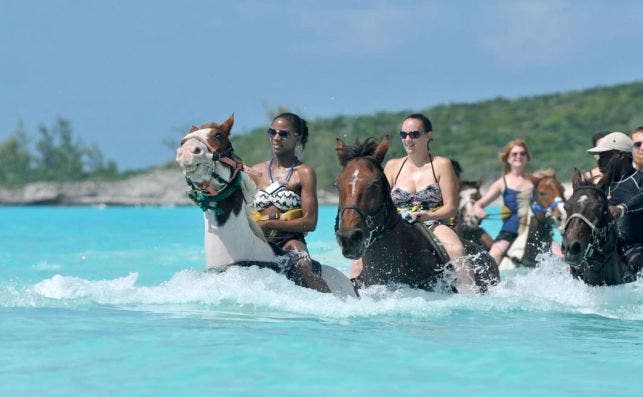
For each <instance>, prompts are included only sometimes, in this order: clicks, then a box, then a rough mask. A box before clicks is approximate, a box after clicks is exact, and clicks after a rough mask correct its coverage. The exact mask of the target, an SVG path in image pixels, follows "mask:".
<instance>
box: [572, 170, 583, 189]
mask: <svg viewBox="0 0 643 397" xmlns="http://www.w3.org/2000/svg"><path fill="white" fill-rule="evenodd" d="M582 182H583V174H581V172H580V170H579V169H578V168H574V172H572V189H574V190H576V188H577V187H578V186H580V184H581V183H582Z"/></svg>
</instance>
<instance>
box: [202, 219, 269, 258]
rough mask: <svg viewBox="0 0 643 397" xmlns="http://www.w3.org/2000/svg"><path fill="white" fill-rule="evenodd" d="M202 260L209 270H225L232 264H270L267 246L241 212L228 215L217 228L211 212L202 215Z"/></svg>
mask: <svg viewBox="0 0 643 397" xmlns="http://www.w3.org/2000/svg"><path fill="white" fill-rule="evenodd" d="M204 218H205V256H206V263H207V266H208V267H209V268H217V267H225V266H228V265H231V264H234V263H236V262H243V261H257V262H274V261H275V255H274V253H273V251H272V249H271V248H270V245H268V243H267V242H266V241H265V239H263V238H261V237H260V236H259V235H257V233H255V231H254V230H253V228H252V224H251V223H250V222H252V221H250V220H249V219H248V215H247V212H246V209H245V208H242V209H241V211H239V213H238V214H235V213H234V211H232V212H231V213H230V216H229V217H228V219H227V220H226V221H225V222H223V223H222V224H219V223H218V221H217V219H216V215H215V214H214V212H213V211H209V210H208V211H206V212H205V213H204Z"/></svg>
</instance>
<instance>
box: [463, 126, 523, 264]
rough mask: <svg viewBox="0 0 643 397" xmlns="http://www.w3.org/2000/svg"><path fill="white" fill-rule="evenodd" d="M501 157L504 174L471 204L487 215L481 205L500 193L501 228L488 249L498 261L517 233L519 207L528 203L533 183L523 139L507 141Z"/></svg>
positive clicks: (479, 212) (478, 213)
mask: <svg viewBox="0 0 643 397" xmlns="http://www.w3.org/2000/svg"><path fill="white" fill-rule="evenodd" d="M500 160H501V161H502V162H503V163H504V164H505V173H504V175H503V176H502V177H500V178H498V179H497V180H496V181H495V182H494V183H492V184H491V186H490V187H489V190H487V192H486V193H485V194H484V195H483V196H482V197H481V198H480V200H478V201H477V202H476V203H475V204H474V206H473V211H474V214H475V215H476V216H477V217H478V218H480V219H484V218H486V217H487V213H486V212H485V211H484V208H485V207H486V206H487V205H489V204H491V203H492V202H493V201H494V200H496V199H497V198H498V197H500V196H502V205H501V207H500V217H501V218H502V220H503V223H502V228H501V229H500V233H498V237H496V240H495V241H494V243H493V245H492V246H491V248H490V249H489V255H491V257H492V258H493V259H494V260H495V261H496V263H498V264H500V261H501V260H502V257H503V256H504V255H505V253H506V252H507V250H508V249H509V247H511V244H512V243H513V242H514V241H515V240H516V238H517V237H518V232H519V230H520V226H521V221H522V219H521V212H523V211H521V210H523V209H524V208H521V205H522V206H523V207H524V206H525V205H526V206H527V207H528V206H529V203H528V201H529V200H528V199H529V196H530V195H531V191H532V190H533V187H534V185H533V183H532V182H531V180H530V178H529V173H528V172H527V163H528V162H529V160H531V157H530V155H529V150H528V149H527V144H526V143H525V142H524V141H523V140H522V139H515V140H513V141H510V142H509V143H507V144H506V145H505V147H504V148H503V149H502V151H501V152H500Z"/></svg>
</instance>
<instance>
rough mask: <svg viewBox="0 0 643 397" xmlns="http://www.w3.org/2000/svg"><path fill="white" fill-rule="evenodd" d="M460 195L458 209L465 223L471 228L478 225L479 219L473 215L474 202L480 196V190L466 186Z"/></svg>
mask: <svg viewBox="0 0 643 397" xmlns="http://www.w3.org/2000/svg"><path fill="white" fill-rule="evenodd" d="M459 196H460V197H459V198H460V201H459V206H458V210H459V211H460V214H461V215H462V221H463V222H464V225H465V226H467V227H470V228H473V227H478V225H479V219H478V218H477V217H476V216H475V215H473V204H474V203H475V202H476V200H477V199H479V198H480V191H479V190H478V189H476V188H474V187H469V188H464V189H462V190H460V193H459Z"/></svg>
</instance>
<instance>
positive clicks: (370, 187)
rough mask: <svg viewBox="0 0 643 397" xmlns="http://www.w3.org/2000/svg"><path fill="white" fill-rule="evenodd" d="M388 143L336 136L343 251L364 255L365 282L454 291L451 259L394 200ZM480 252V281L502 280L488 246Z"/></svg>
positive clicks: (362, 276)
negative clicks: (403, 214)
mask: <svg viewBox="0 0 643 397" xmlns="http://www.w3.org/2000/svg"><path fill="white" fill-rule="evenodd" d="M388 146H389V140H388V138H385V139H383V140H382V141H381V142H380V143H379V144H377V143H376V142H375V140H374V139H373V138H369V139H367V140H366V141H364V142H363V143H359V142H357V143H356V144H355V145H354V146H347V145H345V144H344V142H343V141H342V140H340V139H338V140H337V144H336V150H337V155H338V157H339V161H340V164H341V165H342V166H343V167H344V168H343V170H342V171H341V173H340V175H339V176H338V177H337V180H336V186H337V188H338V190H339V208H338V213H337V219H336V222H335V223H336V225H335V234H336V237H337V242H338V243H339V245H340V246H341V248H342V254H343V255H344V256H345V257H347V258H350V259H357V258H360V257H361V258H362V262H363V268H362V272H361V274H360V275H359V276H358V281H359V282H360V283H363V284H364V285H366V286H369V285H373V284H387V285H388V284H400V283H401V284H407V285H410V286H412V287H416V288H423V289H429V290H431V289H439V290H444V291H452V290H454V289H455V288H454V284H453V277H452V274H453V266H452V264H451V263H446V261H444V260H443V259H442V256H441V255H440V254H439V253H438V252H437V251H436V249H435V248H434V245H433V244H432V243H431V242H430V241H429V240H430V238H429V239H428V238H427V235H426V232H423V231H422V228H423V227H424V226H423V225H421V226H419V225H416V224H411V223H408V222H406V221H404V220H402V217H401V216H400V215H399V214H398V212H397V210H396V209H395V207H394V205H393V201H392V200H391V196H390V190H391V188H390V186H389V183H388V181H387V179H386V176H385V175H384V171H383V169H382V161H383V160H384V156H385V155H386V152H387V150H388ZM418 226H419V227H418ZM429 237H430V236H429ZM476 254H477V255H476V257H474V258H473V262H474V271H475V279H476V285H477V286H478V287H479V288H480V289H481V290H483V291H484V290H486V289H487V287H488V286H489V285H493V284H495V283H497V282H498V280H499V273H498V268H497V266H496V265H495V263H494V261H493V259H492V258H491V257H490V256H489V255H488V254H487V253H486V252H476Z"/></svg>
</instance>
